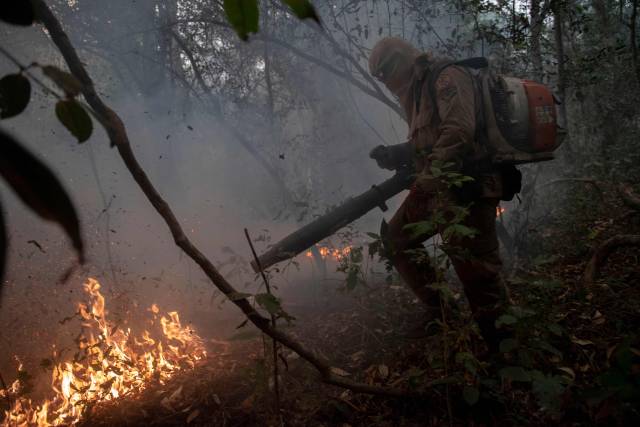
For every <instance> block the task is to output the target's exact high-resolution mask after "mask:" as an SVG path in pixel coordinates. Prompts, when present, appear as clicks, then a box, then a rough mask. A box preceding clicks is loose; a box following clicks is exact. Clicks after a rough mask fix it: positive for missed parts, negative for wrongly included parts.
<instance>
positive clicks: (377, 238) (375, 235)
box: [366, 232, 380, 240]
mask: <svg viewBox="0 0 640 427" xmlns="http://www.w3.org/2000/svg"><path fill="white" fill-rule="evenodd" d="M366 234H367V236H369V237H371V238H372V239H373V240H380V236H379V235H377V234H376V233H371V232H367V233H366Z"/></svg>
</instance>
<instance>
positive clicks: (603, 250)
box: [582, 234, 640, 285]
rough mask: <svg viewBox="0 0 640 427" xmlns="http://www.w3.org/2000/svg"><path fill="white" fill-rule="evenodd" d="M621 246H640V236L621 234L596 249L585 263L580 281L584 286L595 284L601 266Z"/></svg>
mask: <svg viewBox="0 0 640 427" xmlns="http://www.w3.org/2000/svg"><path fill="white" fill-rule="evenodd" d="M621 246H640V235H637V234H636V235H633V234H622V235H618V236H614V237H611V238H610V239H608V240H606V241H605V242H604V243H602V244H601V245H600V246H599V247H598V248H596V250H595V251H594V252H593V255H592V256H591V259H590V260H589V262H588V263H587V267H586V268H585V269H584V275H583V279H582V280H583V282H584V284H585V285H591V284H593V282H595V280H596V278H597V277H598V274H599V273H600V269H601V268H602V265H603V264H604V263H605V262H606V261H607V258H609V255H611V253H612V252H613V251H614V250H615V249H617V248H619V247H621Z"/></svg>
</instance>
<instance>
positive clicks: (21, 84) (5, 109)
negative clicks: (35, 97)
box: [0, 74, 31, 119]
mask: <svg viewBox="0 0 640 427" xmlns="http://www.w3.org/2000/svg"><path fill="white" fill-rule="evenodd" d="M29 99H31V83H30V82H29V79H27V78H26V77H25V76H23V75H22V74H7V75H6V76H4V77H3V78H2V79H0V119H6V118H9V117H13V116H17V115H18V114H20V113H22V112H23V111H24V109H25V108H27V105H28V104H29Z"/></svg>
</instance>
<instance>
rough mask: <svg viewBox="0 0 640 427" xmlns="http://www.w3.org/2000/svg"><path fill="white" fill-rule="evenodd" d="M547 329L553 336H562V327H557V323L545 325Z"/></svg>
mask: <svg viewBox="0 0 640 427" xmlns="http://www.w3.org/2000/svg"><path fill="white" fill-rule="evenodd" d="M547 329H548V330H549V332H551V333H552V334H553V335H555V336H558V337H560V336H562V327H560V325H558V324H557V323H549V324H548V325H547Z"/></svg>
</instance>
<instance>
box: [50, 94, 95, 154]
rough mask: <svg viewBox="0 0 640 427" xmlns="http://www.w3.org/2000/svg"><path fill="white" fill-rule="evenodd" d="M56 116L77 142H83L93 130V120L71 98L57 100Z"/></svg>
mask: <svg viewBox="0 0 640 427" xmlns="http://www.w3.org/2000/svg"><path fill="white" fill-rule="evenodd" d="M56 116H57V117H58V120H60V122H61V123H62V124H63V125H64V127H66V128H67V129H68V130H69V132H71V134H72V135H73V136H75V137H76V138H78V142H79V143H83V142H85V141H86V140H87V139H89V137H90V136H91V133H92V132H93V122H92V121H91V117H89V114H88V113H87V112H86V111H85V109H84V108H82V106H81V105H80V104H79V103H78V102H77V101H75V100H73V99H66V100H63V101H58V103H57V104H56Z"/></svg>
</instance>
